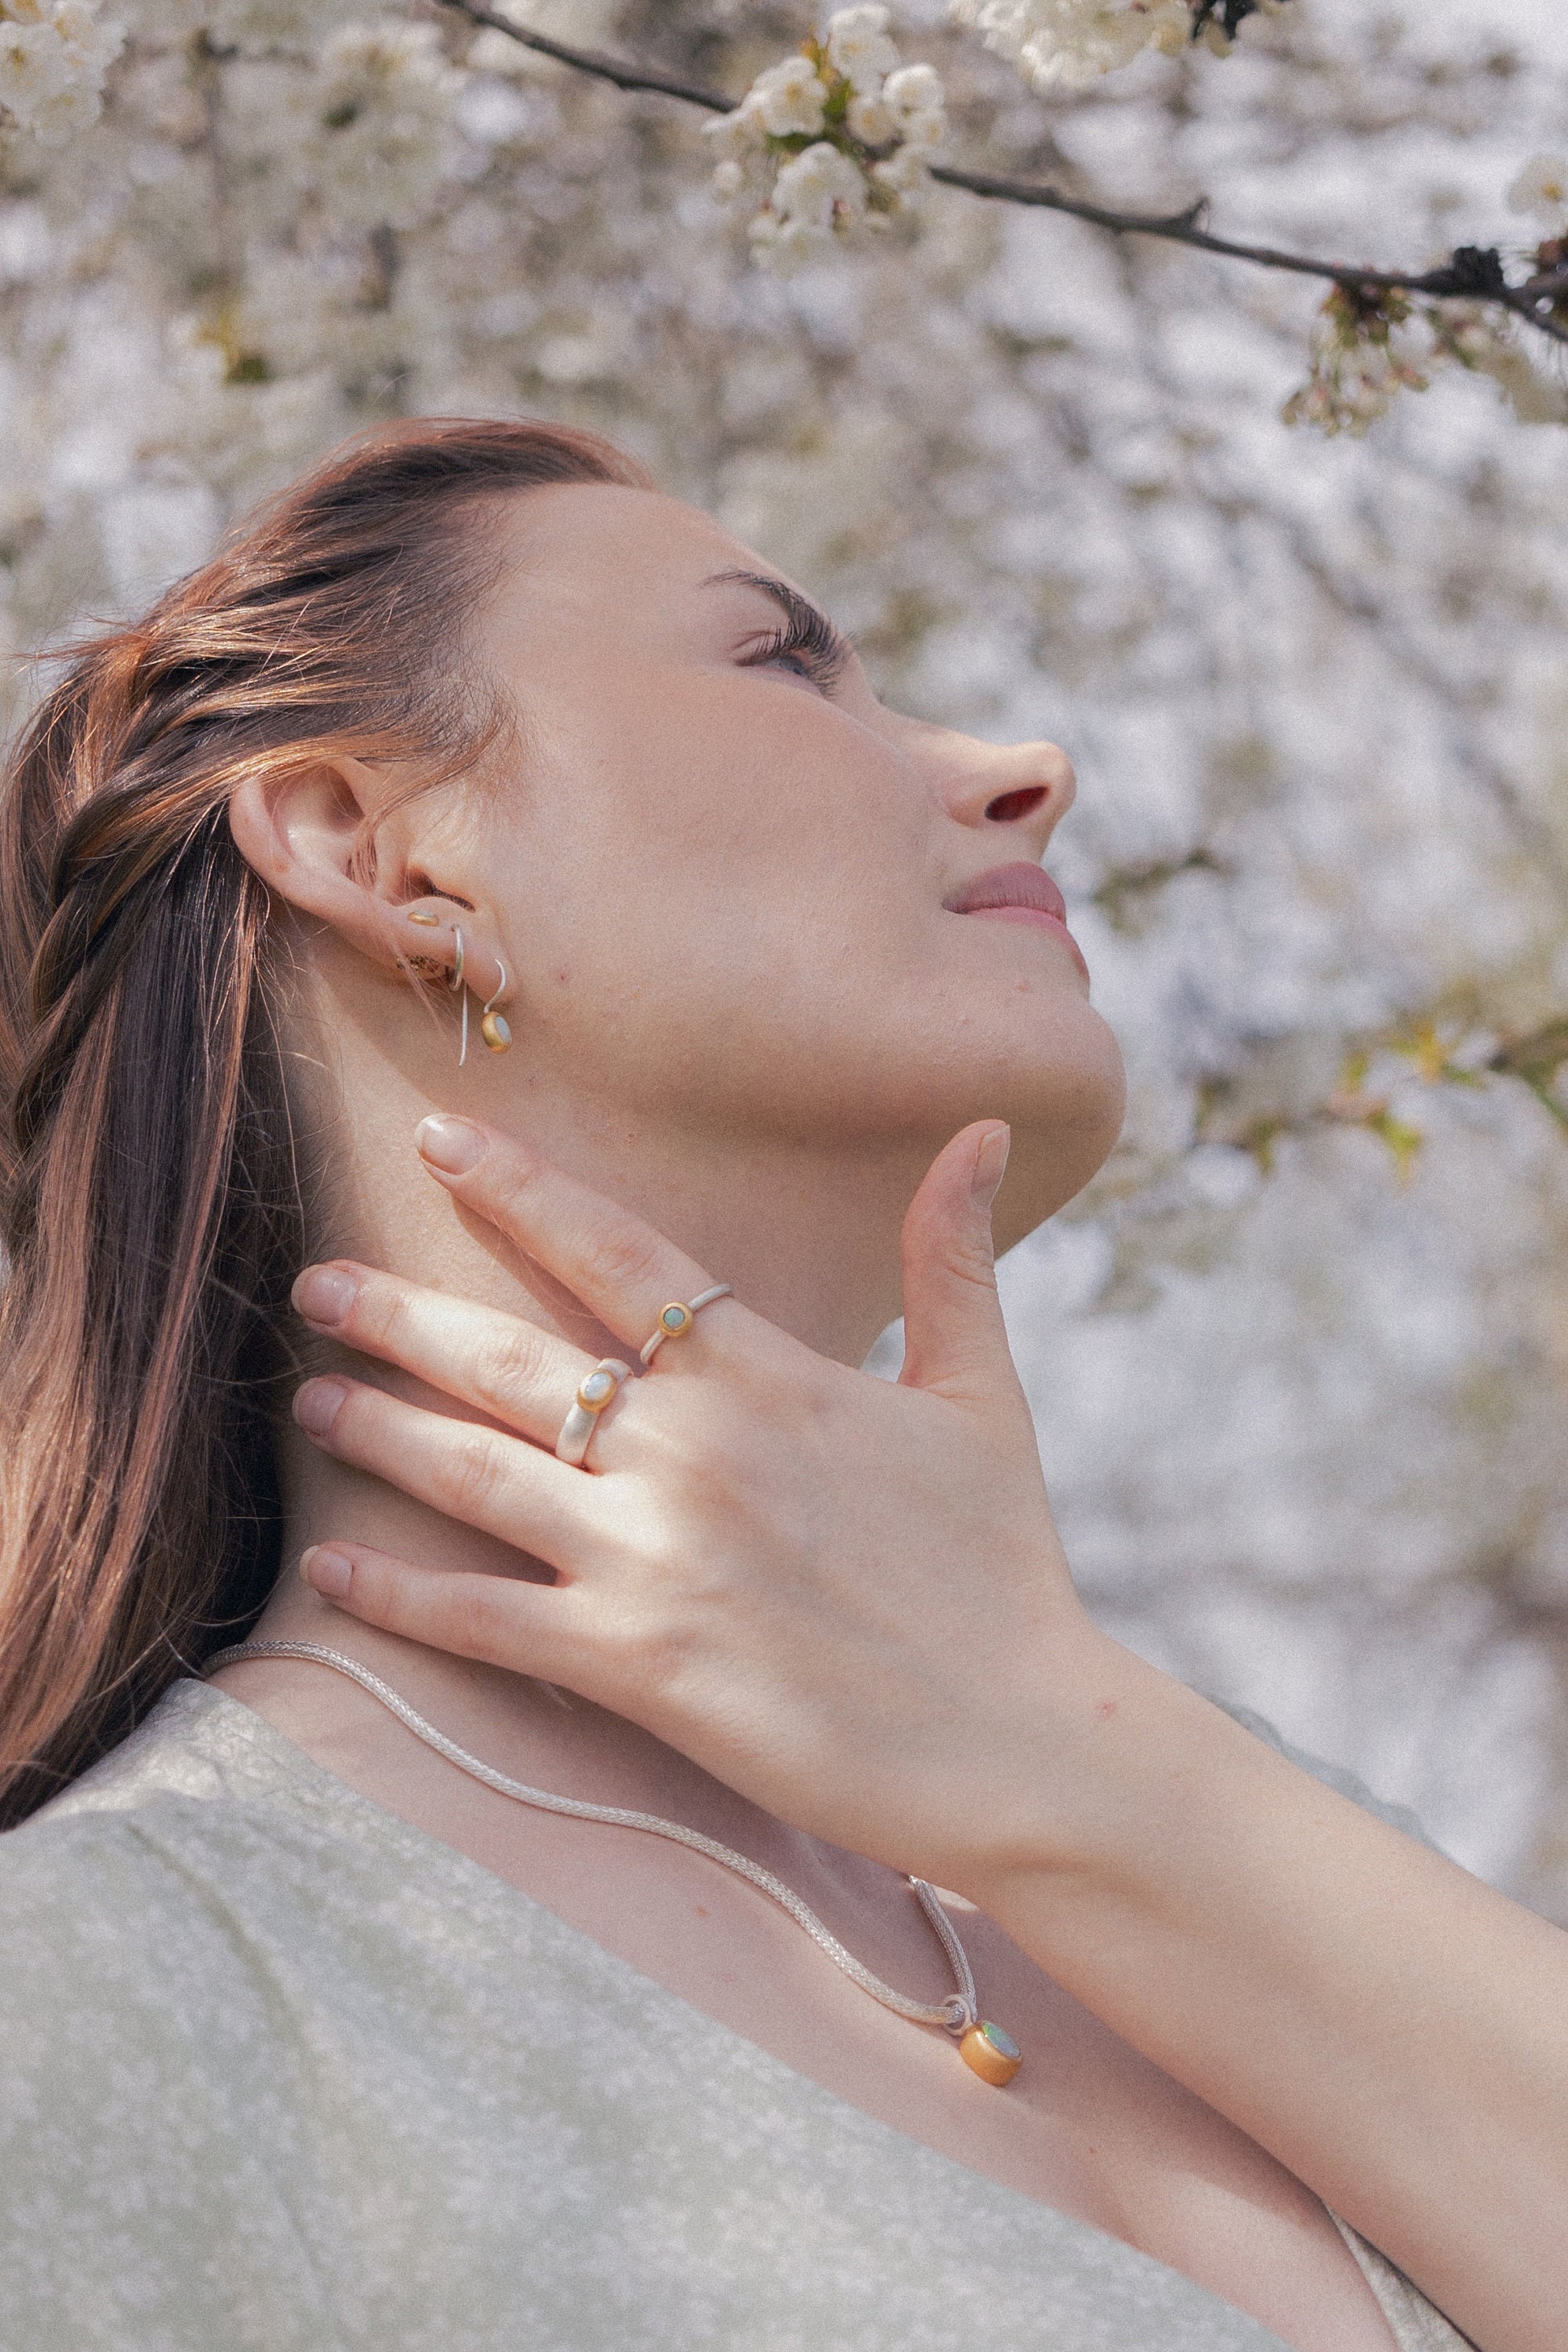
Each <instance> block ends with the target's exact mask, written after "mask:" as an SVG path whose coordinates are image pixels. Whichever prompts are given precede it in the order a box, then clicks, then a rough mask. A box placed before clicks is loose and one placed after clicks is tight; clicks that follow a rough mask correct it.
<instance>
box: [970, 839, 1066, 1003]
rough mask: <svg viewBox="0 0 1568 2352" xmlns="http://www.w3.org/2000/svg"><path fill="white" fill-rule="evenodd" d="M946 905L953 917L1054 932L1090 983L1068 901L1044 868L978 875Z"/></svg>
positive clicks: (996, 869)
mask: <svg viewBox="0 0 1568 2352" xmlns="http://www.w3.org/2000/svg"><path fill="white" fill-rule="evenodd" d="M945 904H946V907H947V909H948V912H949V913H950V914H953V915H984V916H987V917H988V918H989V919H990V920H991V921H992V922H994V923H1024V924H1026V925H1028V926H1029V927H1030V928H1031V929H1036V930H1042V931H1053V932H1054V933H1055V934H1056V936H1057V938H1058V939H1059V940H1065V941H1066V942H1067V944H1068V947H1069V948H1070V949H1071V950H1072V952H1073V955H1074V957H1075V958H1076V959H1077V961H1078V965H1079V970H1080V971H1082V973H1083V975H1084V977H1085V979H1086V980H1087V979H1088V977H1089V966H1088V965H1087V964H1086V963H1085V962H1084V960H1083V950H1082V949H1081V948H1080V947H1079V943H1078V941H1077V940H1075V939H1074V937H1073V935H1072V933H1071V932H1070V931H1069V930H1068V927H1067V901H1066V899H1065V898H1063V897H1062V894H1061V892H1060V891H1059V890H1058V888H1057V886H1056V884H1055V883H1054V882H1053V881H1052V880H1051V877H1050V876H1049V875H1048V874H1047V872H1046V871H1045V870H1044V868H1043V867H1042V866H1026V865H1024V864H1022V863H1021V862H1020V863H1019V864H1018V865H1016V866H993V867H992V869H991V871H990V873H989V874H977V875H976V876H975V877H974V878H973V881H972V882H966V883H965V884H964V886H963V889H962V890H960V891H958V892H957V893H955V895H954V896H953V897H952V898H949V899H947V900H946V901H945Z"/></svg>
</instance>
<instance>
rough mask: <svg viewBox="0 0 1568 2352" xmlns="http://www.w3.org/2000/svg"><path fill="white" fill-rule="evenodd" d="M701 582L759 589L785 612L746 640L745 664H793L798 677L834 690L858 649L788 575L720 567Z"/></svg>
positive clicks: (751, 666)
mask: <svg viewBox="0 0 1568 2352" xmlns="http://www.w3.org/2000/svg"><path fill="white" fill-rule="evenodd" d="M702 584H703V586H704V587H706V588H755V589H758V590H760V591H761V593H763V595H764V596H767V597H770V598H771V599H772V600H773V603H774V604H776V605H777V606H778V608H779V611H780V612H781V613H782V614H783V615H784V618H783V621H782V622H781V623H780V624H779V625H777V626H776V627H774V628H773V629H771V630H770V631H769V632H768V633H767V635H765V636H762V637H758V638H749V639H747V640H746V641H745V646H744V650H743V652H742V656H741V664H742V668H745V669H765V668H768V667H772V666H775V665H783V666H784V667H787V668H790V669H793V670H794V672H795V676H796V677H804V678H806V679H808V680H809V681H810V683H811V684H812V685H813V686H815V687H816V688H817V689H818V691H819V692H820V693H823V694H831V692H832V691H833V688H834V687H835V686H836V685H837V682H838V680H839V678H840V677H842V676H843V674H844V671H845V669H846V667H847V665H848V664H849V662H850V661H851V660H852V658H853V657H854V651H855V648H854V647H853V646H851V644H850V643H849V640H848V638H847V636H845V635H844V633H843V631H842V630H840V629H837V628H836V627H835V626H834V625H833V623H832V622H831V621H830V620H829V619H828V617H827V615H826V613H824V612H822V611H820V610H819V609H818V607H817V606H816V604H813V603H812V601H811V599H810V597H809V596H803V595H802V594H801V593H800V591H799V589H798V588H792V587H791V586H790V584H789V583H788V581H787V580H779V579H776V578H775V577H774V576H773V573H772V572H742V571H731V572H714V573H713V574H712V576H711V578H710V579H708V580H705V581H704V582H703V583H702Z"/></svg>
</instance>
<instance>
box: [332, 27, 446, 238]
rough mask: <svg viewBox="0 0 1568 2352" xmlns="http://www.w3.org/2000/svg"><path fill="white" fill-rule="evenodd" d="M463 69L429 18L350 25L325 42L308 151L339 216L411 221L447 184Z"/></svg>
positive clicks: (356, 222) (369, 223)
mask: <svg viewBox="0 0 1568 2352" xmlns="http://www.w3.org/2000/svg"><path fill="white" fill-rule="evenodd" d="M460 87H461V84H460V80H459V78H458V76H457V75H456V74H455V73H453V72H452V71H451V70H450V68H448V67H447V64H446V62H445V60H444V58H443V57H442V54H441V48H440V43H439V40H438V38H437V34H436V31H435V28H434V27H433V26H427V25H391V26H349V27H346V28H345V29H344V30H343V31H342V32H341V33H338V34H335V35H334V36H333V37H332V38H331V40H329V41H328V42H327V43H326V45H325V47H324V49H323V51H322V55H321V68H320V80H319V82H318V84H317V90H318V100H317V106H316V117H317V124H318V129H317V131H316V133H315V136H314V138H313V139H312V141H311V142H310V156H311V160H312V162H313V163H314V165H315V170H316V173H317V175H318V184H319V185H320V187H321V193H322V195H323V197H324V199H325V201H326V203H327V205H328V206H329V208H330V210H331V215H332V217H333V219H334V220H336V221H338V222H340V223H341V224H342V225H343V226H351V227H361V226H363V227H366V228H374V227H375V226H378V225H379V224H381V223H382V222H386V223H389V224H390V225H391V226H393V227H409V226H413V224H414V223H415V222H416V221H417V220H419V219H420V218H421V217H422V215H424V213H425V212H426V209H427V208H428V206H429V205H430V203H431V201H432V199H433V198H434V196H435V195H436V194H437V190H438V189H439V187H440V185H441V182H442V179H443V176H444V174H445V173H446V170H447V163H448V151H449V149H450V146H451V118H452V107H453V103H454V100H455V98H456V95H457V92H458V89H459V88H460Z"/></svg>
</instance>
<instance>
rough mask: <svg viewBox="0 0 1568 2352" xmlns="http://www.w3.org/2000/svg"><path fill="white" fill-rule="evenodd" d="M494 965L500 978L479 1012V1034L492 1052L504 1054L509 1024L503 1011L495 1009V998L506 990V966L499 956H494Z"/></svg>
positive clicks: (509, 1030) (507, 1043)
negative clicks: (499, 1011)
mask: <svg viewBox="0 0 1568 2352" xmlns="http://www.w3.org/2000/svg"><path fill="white" fill-rule="evenodd" d="M496 966H497V969H498V970H499V971H500V982H499V983H498V985H497V987H496V989H495V991H494V992H493V994H492V995H491V996H490V998H489V1002H488V1003H487V1004H486V1005H485V1008H484V1010H483V1012H482V1013H480V1014H479V1034H480V1036H481V1037H482V1038H483V1039H484V1041H485V1043H486V1045H488V1046H489V1049H490V1052H491V1053H492V1054H506V1053H510V1050H511V1024H510V1021H509V1020H508V1019H507V1017H506V1014H505V1013H498V1012H497V1011H496V1009H495V1006H496V998H497V997H499V996H500V995H503V994H504V993H505V990H506V966H505V964H504V963H502V962H501V960H500V956H497V958H496Z"/></svg>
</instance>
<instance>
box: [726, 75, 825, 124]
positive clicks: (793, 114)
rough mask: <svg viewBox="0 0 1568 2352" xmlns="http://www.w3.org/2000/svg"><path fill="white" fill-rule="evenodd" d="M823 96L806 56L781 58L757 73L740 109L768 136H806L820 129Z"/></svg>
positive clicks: (818, 78) (821, 87)
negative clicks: (777, 62) (757, 123)
mask: <svg viewBox="0 0 1568 2352" xmlns="http://www.w3.org/2000/svg"><path fill="white" fill-rule="evenodd" d="M826 95H827V94H826V90H825V89H823V86H822V78H821V76H820V75H819V74H818V72H817V70H816V67H815V66H814V65H813V63H812V61H811V59H810V58H783V59H782V60H781V62H780V63H779V64H778V65H776V66H770V67H769V68H768V69H767V71H766V72H765V73H760V74H759V75H758V76H757V79H756V80H755V81H754V82H753V83H752V87H751V89H749V90H748V91H747V92H746V95H745V98H744V99H743V100H742V104H741V112H742V114H743V115H748V116H751V117H753V118H754V119H755V121H758V122H760V123H761V125H762V127H763V130H764V131H767V132H768V133H769V135H770V137H772V138H774V139H787V138H789V137H790V136H791V135H792V134H804V136H805V137H806V138H810V137H811V136H812V135H813V134H814V133H815V132H816V131H820V130H821V128H822V110H823V106H824V103H825V101H826Z"/></svg>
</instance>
